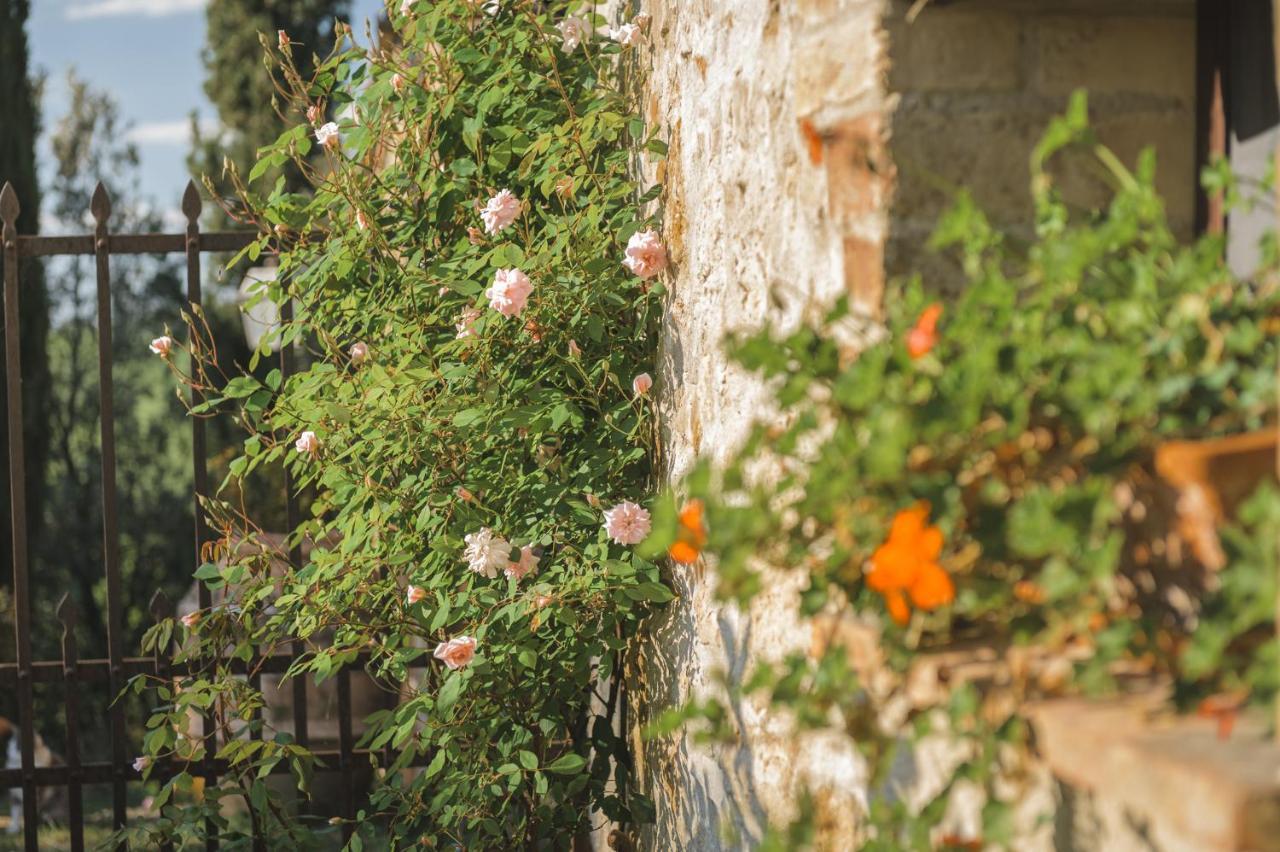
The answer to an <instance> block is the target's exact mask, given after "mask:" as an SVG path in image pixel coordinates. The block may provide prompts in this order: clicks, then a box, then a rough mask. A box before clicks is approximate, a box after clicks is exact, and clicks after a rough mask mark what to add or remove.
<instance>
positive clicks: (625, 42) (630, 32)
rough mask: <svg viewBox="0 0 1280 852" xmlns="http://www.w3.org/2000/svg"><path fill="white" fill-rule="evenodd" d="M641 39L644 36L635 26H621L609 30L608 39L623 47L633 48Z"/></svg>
mask: <svg viewBox="0 0 1280 852" xmlns="http://www.w3.org/2000/svg"><path fill="white" fill-rule="evenodd" d="M643 37H644V34H643V33H642V32H641V31H640V28H639V27H638V26H636V25H635V24H623V25H622V26H620V27H618V28H616V29H612V30H609V38H611V39H613V40H614V41H616V42H617V43H618V44H620V45H622V46H623V47H635V46H636V45H638V44H639V43H640V40H641V39H642V38H643Z"/></svg>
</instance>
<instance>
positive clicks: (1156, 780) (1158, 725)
mask: <svg viewBox="0 0 1280 852" xmlns="http://www.w3.org/2000/svg"><path fill="white" fill-rule="evenodd" d="M1164 709H1165V702H1164V694H1163V692H1162V691H1158V690H1153V691H1149V692H1147V693H1143V694H1140V695H1137V696H1132V697H1127V698H1119V699H1108V700H1086V699H1079V698H1069V699H1068V698H1064V699H1055V700H1052V701H1046V702H1042V703H1038V704H1036V705H1034V706H1032V707H1031V708H1029V709H1028V712H1027V715H1028V716H1029V717H1030V719H1031V721H1032V724H1033V725H1034V728H1035V732H1036V740H1037V746H1038V749H1039V751H1040V754H1041V755H1042V756H1043V757H1044V759H1045V761H1046V763H1047V764H1048V766H1049V768H1050V770H1051V771H1052V772H1053V773H1054V774H1055V775H1056V776H1057V777H1058V778H1060V779H1061V780H1062V781H1064V782H1065V783H1067V784H1068V785H1071V786H1072V787H1075V788H1077V789H1081V790H1085V791H1088V792H1089V793H1092V794H1093V795H1094V796H1095V797H1096V798H1098V799H1100V800H1106V801H1109V802H1111V803H1114V804H1115V805H1117V806H1119V807H1122V808H1123V809H1124V810H1125V811H1127V812H1129V813H1130V814H1132V815H1133V816H1135V817H1138V818H1140V819H1141V820H1143V821H1145V822H1146V823H1147V825H1148V826H1149V833H1150V837H1151V840H1152V841H1153V842H1154V846H1153V848H1157V849H1160V850H1162V852H1184V850H1185V852H1208V851H1209V850H1214V852H1218V850H1221V852H1273V850H1280V744H1277V743H1276V742H1275V740H1273V739H1271V738H1270V737H1269V736H1268V734H1267V732H1266V730H1265V728H1264V726H1263V725H1262V724H1260V723H1259V721H1258V720H1254V719H1248V718H1242V719H1241V720H1240V721H1239V722H1238V723H1237V724H1236V725H1235V727H1234V730H1232V732H1231V734H1230V736H1229V737H1226V738H1222V737H1220V736H1219V731H1218V726H1217V724H1216V723H1215V722H1214V721H1212V720H1210V719H1199V718H1188V717H1174V716H1169V715H1164V714H1162V711H1163V710H1164Z"/></svg>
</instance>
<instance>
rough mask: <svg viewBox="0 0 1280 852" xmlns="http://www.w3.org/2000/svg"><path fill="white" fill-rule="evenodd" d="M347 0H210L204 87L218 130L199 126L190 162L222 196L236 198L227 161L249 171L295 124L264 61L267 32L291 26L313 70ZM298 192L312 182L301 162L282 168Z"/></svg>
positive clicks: (306, 70)
mask: <svg viewBox="0 0 1280 852" xmlns="http://www.w3.org/2000/svg"><path fill="white" fill-rule="evenodd" d="M347 7H348V2H347V0H211V2H210V3H209V5H208V7H207V8H206V9H205V26H206V32H205V49H204V64H205V70H206V72H207V76H206V78H205V84H204V91H205V94H206V95H208V97H209V101H210V102H211V103H212V104H213V105H214V108H215V109H217V112H218V125H219V127H218V130H217V132H216V133H211V134H201V133H200V132H199V131H200V128H199V126H198V125H197V126H194V131H195V132H196V138H195V147H194V150H193V151H192V154H191V158H190V159H191V168H192V171H193V173H194V174H195V175H196V177H197V179H199V178H201V177H207V179H208V180H210V181H211V182H212V185H213V186H214V187H215V188H216V189H217V191H218V194H219V195H223V196H230V195H231V194H232V190H231V186H232V183H231V180H230V179H229V176H227V175H226V174H224V172H223V164H224V163H226V162H229V163H231V164H232V165H233V166H234V167H235V168H237V169H239V170H240V171H241V172H247V171H248V170H249V168H250V167H252V166H253V164H254V162H255V160H256V159H257V154H258V149H259V148H261V147H262V146H264V145H268V144H270V143H271V142H272V141H274V140H275V138H276V137H277V136H279V135H280V133H281V132H282V131H283V130H284V129H285V128H286V127H288V126H289V124H288V122H287V121H286V119H285V118H284V117H282V116H281V115H280V114H279V113H278V112H277V110H276V105H277V103H278V99H277V80H276V76H275V74H274V72H273V70H272V67H271V66H270V65H269V64H264V63H263V54H262V43H261V39H262V38H263V37H266V38H271V39H274V38H275V35H276V31H277V30H284V31H285V32H287V33H289V35H290V37H291V38H292V39H293V40H294V41H296V42H297V43H299V44H300V45H301V46H302V47H301V49H299V50H298V52H297V54H298V55H297V63H298V68H299V71H300V72H301V73H303V74H306V75H310V73H311V72H312V69H313V62H312V57H313V53H314V52H319V51H322V50H323V49H324V48H323V46H324V45H325V44H327V43H329V42H330V41H331V39H332V37H333V24H334V19H335V17H336V16H338V15H343V14H345V13H346V11H347ZM282 173H283V174H285V175H286V178H287V180H288V182H289V188H290V189H291V190H295V191H296V190H299V189H302V187H303V186H304V184H305V181H304V180H303V178H302V176H301V173H300V172H299V171H298V170H297V169H294V168H287V169H285V170H284V171H283V172H282Z"/></svg>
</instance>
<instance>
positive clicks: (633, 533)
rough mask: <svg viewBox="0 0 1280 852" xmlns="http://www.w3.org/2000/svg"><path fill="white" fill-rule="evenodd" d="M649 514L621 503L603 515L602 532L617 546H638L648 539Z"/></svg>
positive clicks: (640, 508)
mask: <svg viewBox="0 0 1280 852" xmlns="http://www.w3.org/2000/svg"><path fill="white" fill-rule="evenodd" d="M650 527H651V525H650V523H649V512H648V510H646V509H644V508H643V507H641V506H637V505H636V504H635V503H631V502H623V503H619V504H618V505H616V506H614V507H613V508H612V509H608V510H606V511H605V513H604V531H605V532H606V533H607V534H608V535H609V538H611V539H613V540H614V541H615V542H617V543H618V544H639V543H640V542H642V541H644V540H645V539H646V538H648V537H649V530H650Z"/></svg>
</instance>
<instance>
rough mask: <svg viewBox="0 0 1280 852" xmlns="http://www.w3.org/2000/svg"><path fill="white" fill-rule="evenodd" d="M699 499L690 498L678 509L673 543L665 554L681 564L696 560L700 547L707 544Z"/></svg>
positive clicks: (700, 552)
mask: <svg viewBox="0 0 1280 852" xmlns="http://www.w3.org/2000/svg"><path fill="white" fill-rule="evenodd" d="M702 515H703V506H702V501H701V500H690V501H689V502H688V503H685V504H684V508H683V509H681V510H680V516H679V518H678V519H677V525H676V540H675V543H674V544H672V545H671V547H670V548H668V549H667V555H668V556H670V557H671V558H672V559H674V560H675V561H676V562H679V563H680V564H681V565H692V564H693V563H694V562H697V561H698V557H699V556H700V555H701V554H702V548H704V547H706V546H707V527H706V522H705V521H704V520H703V516H702Z"/></svg>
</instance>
